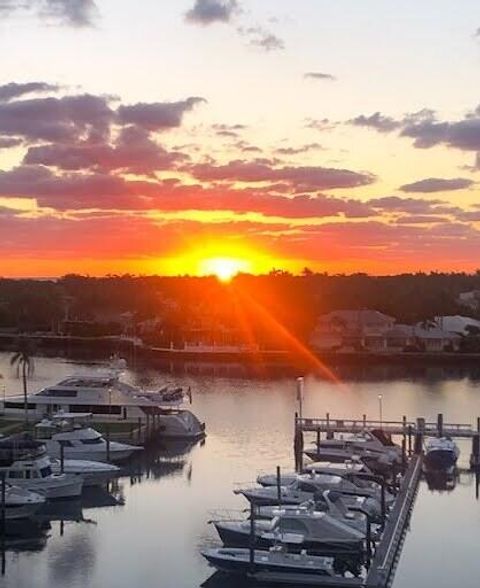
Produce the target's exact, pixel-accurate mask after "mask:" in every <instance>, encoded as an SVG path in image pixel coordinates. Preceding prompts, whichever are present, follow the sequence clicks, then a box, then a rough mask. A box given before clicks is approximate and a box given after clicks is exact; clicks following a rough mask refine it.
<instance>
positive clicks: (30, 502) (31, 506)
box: [5, 484, 46, 521]
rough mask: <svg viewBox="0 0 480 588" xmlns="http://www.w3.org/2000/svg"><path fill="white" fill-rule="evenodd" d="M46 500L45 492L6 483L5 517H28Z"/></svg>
mask: <svg viewBox="0 0 480 588" xmlns="http://www.w3.org/2000/svg"><path fill="white" fill-rule="evenodd" d="M45 500H46V499H45V496H43V494H38V493H37V492H31V491H30V490H26V489H25V488H20V487H19V486H12V485H11V484H6V488H5V518H6V519H7V520H9V521H10V520H17V519H28V518H30V517H31V516H32V515H33V514H35V513H36V512H37V511H38V510H39V509H40V508H41V507H42V505H43V504H45Z"/></svg>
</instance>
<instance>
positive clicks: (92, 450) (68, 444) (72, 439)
mask: <svg viewBox="0 0 480 588" xmlns="http://www.w3.org/2000/svg"><path fill="white" fill-rule="evenodd" d="M91 418H92V415H91V413H64V412H59V413H57V414H55V415H53V417H52V418H44V419H42V420H41V421H40V422H39V423H38V424H37V425H35V432H36V438H37V439H39V440H41V441H42V443H45V446H46V449H47V453H48V454H49V455H50V456H52V457H55V458H59V457H61V453H62V447H63V455H64V458H68V459H71V460H77V459H78V460H91V461H111V462H119V461H124V460H126V459H128V458H129V457H130V456H131V455H133V454H134V453H135V452H137V451H141V450H142V449H143V447H141V446H138V445H128V444H126V443H118V442H116V441H110V443H109V447H107V445H108V444H107V440H106V439H105V438H104V437H103V436H102V435H101V434H100V433H99V432H98V431H96V430H95V429H93V428H92V427H90V426H89V425H90V421H91Z"/></svg>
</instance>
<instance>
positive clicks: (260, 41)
mask: <svg viewBox="0 0 480 588" xmlns="http://www.w3.org/2000/svg"><path fill="white" fill-rule="evenodd" d="M237 31H238V33H239V34H240V35H241V36H242V37H245V38H246V39H247V40H248V43H249V45H253V46H255V47H259V48H260V49H263V50H264V51H282V50H283V49H285V43H284V41H283V40H282V39H280V37H278V36H277V35H275V34H274V33H271V32H270V31H267V30H265V29H264V28H263V27H261V26H255V27H239V28H238V29H237Z"/></svg>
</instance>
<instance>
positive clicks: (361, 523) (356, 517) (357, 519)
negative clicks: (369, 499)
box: [254, 490, 367, 531]
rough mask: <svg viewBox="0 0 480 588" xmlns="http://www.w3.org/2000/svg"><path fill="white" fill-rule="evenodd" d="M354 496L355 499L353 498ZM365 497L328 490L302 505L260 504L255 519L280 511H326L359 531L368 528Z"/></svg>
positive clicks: (274, 514)
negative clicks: (364, 504) (364, 506)
mask: <svg viewBox="0 0 480 588" xmlns="http://www.w3.org/2000/svg"><path fill="white" fill-rule="evenodd" d="M352 498H353V500H352ZM364 502H365V498H360V497H358V498H355V497H351V496H345V495H342V494H339V493H338V492H333V491H332V490H327V491H326V492H324V493H323V495H322V496H321V497H319V496H316V497H315V499H312V500H309V501H307V502H304V503H302V504H300V505H282V506H259V507H257V508H256V509H255V510H254V516H255V519H273V518H275V517H276V516H278V513H279V512H283V513H285V514H289V513H296V512H302V511H303V512H326V513H328V514H329V515H330V516H332V517H334V518H336V519H338V520H340V521H342V522H343V523H345V524H346V525H348V526H350V527H353V528H355V529H357V530H359V531H365V529H366V517H365V515H366V514H367V513H366V512H365V511H364V508H363V503H364Z"/></svg>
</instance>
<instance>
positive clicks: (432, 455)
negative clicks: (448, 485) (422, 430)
mask: <svg viewBox="0 0 480 588" xmlns="http://www.w3.org/2000/svg"><path fill="white" fill-rule="evenodd" d="M459 455H460V450H459V449H458V447H457V445H456V444H455V442H454V441H453V440H452V439H451V438H450V437H430V439H428V441H427V443H426V446H425V466H426V467H427V468H428V469H431V470H448V469H451V468H453V467H455V464H456V463H457V460H458V457H459Z"/></svg>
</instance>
